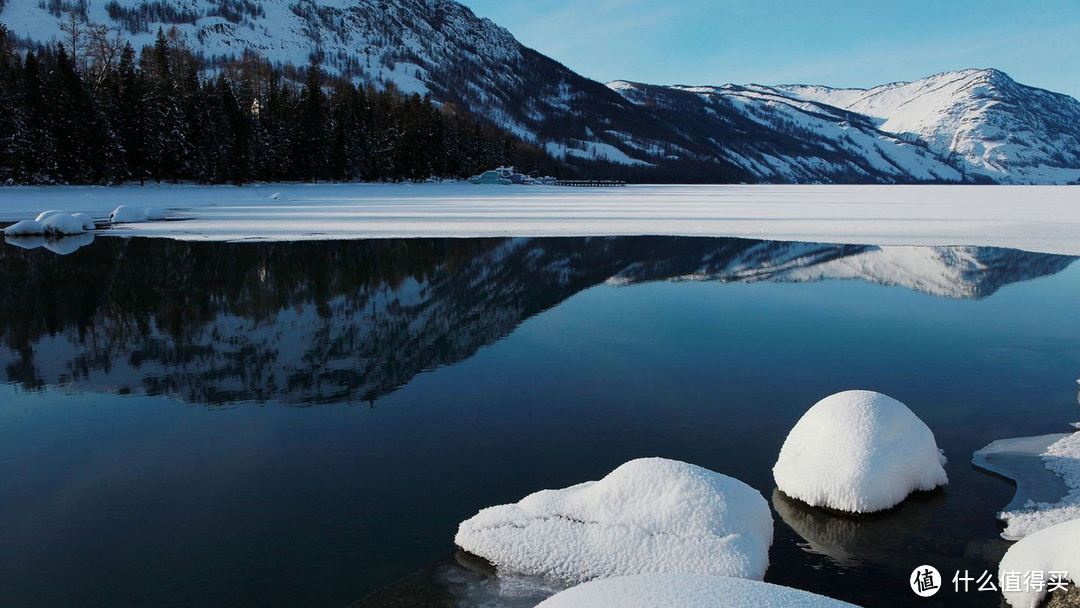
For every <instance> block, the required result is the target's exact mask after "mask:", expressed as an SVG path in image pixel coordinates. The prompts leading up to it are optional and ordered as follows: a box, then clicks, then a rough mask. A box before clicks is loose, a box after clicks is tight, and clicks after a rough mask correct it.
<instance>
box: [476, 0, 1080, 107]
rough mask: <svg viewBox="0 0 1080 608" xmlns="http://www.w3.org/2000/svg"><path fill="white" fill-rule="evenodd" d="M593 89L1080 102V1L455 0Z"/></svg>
mask: <svg viewBox="0 0 1080 608" xmlns="http://www.w3.org/2000/svg"><path fill="white" fill-rule="evenodd" d="M463 1H464V3H465V4H466V5H468V6H469V7H470V8H472V9H473V11H474V12H475V13H477V14H478V15H480V16H482V17H489V18H491V19H492V20H493V21H495V22H496V23H498V24H499V25H502V26H504V27H506V28H507V29H509V30H510V32H512V33H513V34H514V35H515V36H517V38H518V39H519V40H521V41H522V42H523V43H525V44H526V45H527V46H531V47H533V48H535V49H537V50H539V51H541V52H543V53H544V54H546V55H549V56H551V57H554V58H555V59H557V60H559V61H561V62H562V63H564V64H566V65H567V66H569V67H570V68H572V69H574V70H575V71H577V72H580V73H581V74H584V75H586V76H589V77H591V78H595V79H597V80H600V81H607V80H613V79H616V78H624V79H627V80H637V81H641V82H650V83H656V84H720V83H725V82H736V83H747V82H756V83H763V84H778V83H814V84H819V83H820V84H829V85H834V86H871V85H875V84H881V83H885V82H892V81H897V80H912V79H916V78H920V77H922V76H927V75H929V74H933V73H937V72H942V71H946V70H954V69H960V68H966V67H996V68H999V69H1001V70H1004V71H1005V72H1007V73H1009V74H1010V75H1011V76H1012V77H1013V78H1015V79H1016V80H1018V81H1020V82H1023V83H1025V84H1031V85H1034V86H1040V87H1044V88H1048V89H1051V90H1055V91H1060V92H1062V93H1068V94H1070V95H1073V96H1074V97H1078V98H1080V0H1037V1H1032V2H1027V1H1024V0H1012V1H1006V0H980V1H977V2H976V1H972V0H936V1H932V2H930V1H924V0H896V1H892V2H882V1H874V0H864V1H862V2H856V1H850V0H824V1H821V0H819V1H814V2H810V1H803V2H797V1H794V0H791V1H786V2H782V1H779V0H675V1H664V0H463Z"/></svg>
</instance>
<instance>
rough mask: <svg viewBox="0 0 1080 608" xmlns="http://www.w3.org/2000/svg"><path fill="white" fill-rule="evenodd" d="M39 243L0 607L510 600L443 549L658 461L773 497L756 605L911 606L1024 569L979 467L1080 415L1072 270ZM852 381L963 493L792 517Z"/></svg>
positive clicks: (9, 261) (20, 350)
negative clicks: (527, 507)
mask: <svg viewBox="0 0 1080 608" xmlns="http://www.w3.org/2000/svg"><path fill="white" fill-rule="evenodd" d="M319 188H320V187H316V191H318V189H319ZM164 190H167V189H163V191H164ZM214 190H215V189H199V190H197V191H198V192H213V191H214ZM260 190H261V189H254V188H252V189H243V190H237V191H238V192H243V193H245V194H246V193H249V192H258V191H260ZM630 190H631V191H632V190H633V189H630ZM125 191H126V190H125ZM225 191H229V190H228V189H225ZM1062 191H1065V190H1062ZM10 192H11V191H10V190H4V191H3V192H2V193H0V196H4V195H6V194H8V193H10ZM262 193H265V191H263V192H261V193H260V196H261V194H262ZM54 202H55V201H54ZM113 202H115V201H113ZM110 204H112V203H110ZM47 206H49V207H55V206H57V204H51V203H50V204H48V205H47ZM176 224H178V225H179V224H182V223H180V222H177V223H176ZM22 245H28V243H22ZM46 245H48V246H41V247H37V248H35V249H29V250H28V249H23V248H21V247H16V246H12V245H11V244H10V243H3V242H0V282H2V283H3V284H4V285H6V286H16V287H14V288H4V289H0V374H2V376H0V380H2V382H0V480H2V483H0V521H3V522H4V523H5V525H4V526H0V566H2V567H0V605H2V606H20V607H21V606H34V607H40V606H57V607H65V608H68V607H70V606H76V605H91V606H116V605H119V606H132V605H136V606H157V607H169V606H178V607H179V606H207V607H215V606H228V607H230V608H231V607H236V606H260V607H273V606H283V607H284V606H288V607H290V608H295V607H297V606H338V607H340V608H345V607H346V606H349V605H351V604H352V603H353V602H354V601H356V600H360V599H361V598H364V599H363V600H362V601H361V602H360V603H359V604H357V606H360V607H362V608H386V607H389V606H416V605H426V606H455V607H463V608H470V607H471V608H477V607H480V606H485V607H502V608H511V607H512V608H519V607H520V608H527V607H530V606H535V604H536V603H537V602H538V601H539V600H540V598H541V597H542V596H543V595H544V594H547V593H550V592H552V591H553V589H549V588H545V587H542V586H537V585H535V584H529V581H515V580H507V579H502V578H495V577H491V576H490V575H489V574H488V573H487V572H485V571H484V570H483V569H482V568H476V567H475V564H473V565H472V566H473V567H471V568H467V567H463V566H462V565H459V564H458V562H457V561H456V560H455V559H454V551H455V550H454V545H453V539H454V534H455V532H456V530H457V528H458V524H459V523H460V522H461V521H463V520H465V519H467V518H468V517H471V516H472V515H474V514H475V513H476V512H477V511H478V510H479V509H480V508H482V507H486V506H490V505H495V504H504V503H510V502H514V501H517V500H519V499H520V498H522V497H523V496H525V495H527V494H530V493H532V492H535V491H537V490H539V489H542V488H561V487H567V486H569V485H572V484H576V483H579V482H582V481H585V480H590V479H599V478H601V477H603V476H604V475H605V474H607V473H608V472H610V471H611V470H612V469H614V468H615V467H617V466H618V465H620V464H622V463H624V462H626V461H628V460H631V459H634V458H639V457H645V456H660V457H666V458H673V459H678V460H682V461H686V462H691V463H694V464H697V465H700V466H703V467H706V468H708V469H711V470H714V471H717V472H720V473H723V474H726V475H730V476H732V477H735V478H737V479H739V480H741V481H743V482H745V483H747V484H748V485H750V486H751V487H753V488H754V489H756V490H758V491H760V492H761V494H762V495H763V496H764V497H765V499H766V500H767V501H769V503H770V506H771V508H772V511H773V520H774V532H775V539H774V542H773V545H772V547H771V548H770V550H769V569H768V571H767V573H766V580H767V581H770V582H774V583H778V584H782V585H787V586H792V587H797V588H801V589H806V590H809V591H812V592H815V593H820V594H823V595H827V596H831V597H835V598H838V599H842V600H846V601H850V602H853V603H856V604H859V605H864V606H875V605H879V604H880V603H881V601H882V598H883V597H887V598H888V599H889V600H890V601H891V604H890V605H897V606H904V605H910V606H924V605H925V600H923V599H921V598H918V597H916V596H915V595H914V594H912V593H910V591H909V589H908V586H907V578H908V576H909V575H910V574H911V571H912V569H913V568H914V567H915V566H918V565H921V564H925V563H929V564H933V565H935V566H936V567H937V568H938V569H940V570H941V571H942V572H943V573H948V574H946V576H951V573H952V572H953V571H955V570H957V569H966V570H969V571H972V574H973V575H974V576H978V575H979V574H980V573H982V572H983V571H984V570H987V571H989V572H996V571H997V565H998V562H999V560H1000V559H1001V557H1002V555H1003V554H1004V551H1005V550H1006V548H1007V547H1008V546H1009V543H1008V542H1007V541H1005V540H1003V539H1002V538H1001V537H1000V533H1001V524H1000V523H999V522H998V520H997V518H996V514H997V511H998V510H1000V509H1001V507H1002V506H1003V505H1005V504H1006V503H1008V502H1009V500H1010V498H1011V497H1012V496H1013V493H1014V488H1013V486H1011V485H1010V484H1009V483H1008V482H1007V481H1004V480H1002V479H1001V478H999V477H998V476H995V475H991V474H988V473H985V472H983V471H980V470H977V469H975V468H974V467H972V466H971V464H970V457H971V454H972V453H973V452H974V451H975V450H977V449H979V448H981V447H983V446H985V445H987V444H988V443H990V442H991V441H993V440H995V439H1001V438H1004V437H1015V436H1034V435H1044V434H1049V433H1064V432H1069V431H1072V430H1074V429H1073V427H1071V426H1070V423H1073V422H1075V421H1077V420H1080V408H1078V407H1077V403H1076V398H1077V395H1076V383H1075V378H1076V377H1077V375H1078V372H1080V315H1077V314H1076V303H1077V301H1078V295H1080V264H1078V263H1076V258H1074V257H1072V256H1061V255H1053V254H1046V253H1033V252H1024V251H1017V250H1014V249H994V248H985V247H970V246H952V247H919V246H876V245H834V244H820V243H799V242H775V241H760V240H746V239H730V238H686V237H611V238H597V237H591V238H509V239H505V238H495V239H381V240H366V241H319V242H255V243H223V242H191V241H176V240H170V239H144V238H128V239H120V238H103V237H97V238H92V239H91V238H88V239H85V240H83V241H79V242H78V243H75V244H73V245H71V246H66V245H65V246H63V247H61V246H58V244H57V243H46ZM50 247H52V248H51V249H50ZM60 254H64V255H60ZM852 388H864V389H872V390H877V391H881V392H884V393H886V394H888V395H891V396H894V397H895V398H897V399H899V400H901V401H902V402H904V403H905V404H906V405H907V406H908V407H909V408H911V410H912V411H913V412H914V413H915V414H916V415H918V417H919V418H920V419H921V420H923V421H924V422H925V423H926V424H927V425H928V426H929V427H930V428H931V429H932V430H933V432H934V436H935V439H936V441H937V444H938V446H939V447H941V448H942V449H944V450H945V453H946V455H947V456H948V457H949V461H948V463H947V464H946V472H947V474H948V477H949V485H948V486H946V487H944V488H941V489H939V490H937V491H935V492H931V493H919V494H916V495H913V496H911V497H910V498H909V499H908V500H906V501H904V502H903V503H901V505H900V506H898V507H897V508H896V509H893V510H890V511H887V512H883V513H878V514H875V515H871V516H865V517H845V516H840V515H836V514H834V513H831V512H827V511H823V510H820V509H810V508H807V507H806V506H805V505H804V504H802V503H799V502H796V501H794V500H792V499H790V498H787V497H786V496H785V495H783V494H782V493H780V492H778V491H776V488H775V483H774V480H773V475H772V467H773V465H774V464H775V462H776V459H777V455H778V453H779V451H780V446H781V444H782V443H783V441H784V438H785V437H786V435H787V434H788V431H789V430H790V429H791V428H792V426H793V425H794V424H795V422H796V421H797V420H798V419H799V418H800V417H801V416H802V415H803V413H804V412H805V411H806V410H807V408H809V407H810V406H811V405H812V404H813V403H815V402H816V401H818V400H819V399H821V398H822V397H824V396H826V395H829V394H832V393H835V392H838V391H841V390H845V389H852ZM466 563H469V562H466ZM935 599H937V600H940V601H941V603H942V605H948V606H972V607H976V606H986V605H997V603H998V601H999V598H998V596H997V595H996V594H988V593H976V592H972V593H968V594H955V593H953V592H952V590H951V589H946V590H944V591H943V592H942V594H941V595H939V596H937V597H936V598H935Z"/></svg>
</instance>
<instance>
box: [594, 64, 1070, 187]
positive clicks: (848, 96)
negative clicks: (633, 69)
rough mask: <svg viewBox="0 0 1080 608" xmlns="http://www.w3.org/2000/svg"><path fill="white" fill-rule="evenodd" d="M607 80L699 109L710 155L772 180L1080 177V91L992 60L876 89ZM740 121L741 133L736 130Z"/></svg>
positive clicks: (652, 99) (641, 100) (672, 106)
mask: <svg viewBox="0 0 1080 608" xmlns="http://www.w3.org/2000/svg"><path fill="white" fill-rule="evenodd" d="M608 86H609V87H611V88H612V89H613V90H616V91H618V92H619V93H620V94H622V95H623V96H624V97H626V98H627V99H629V100H631V101H634V102H635V103H637V104H639V105H642V106H645V107H650V108H661V109H666V110H668V111H669V112H675V113H679V114H682V115H683V116H682V119H683V120H685V119H686V116H687V115H691V116H696V117H697V118H698V120H699V123H702V124H699V127H698V130H697V131H698V132H699V133H709V132H711V133H713V134H715V135H717V136H718V137H717V139H716V144H717V148H718V149H717V153H718V154H720V155H722V156H724V157H725V158H727V159H729V160H731V161H733V162H735V163H737V164H739V165H740V166H742V167H745V168H746V169H748V170H749V171H750V172H752V173H753V174H754V175H755V176H757V177H758V178H760V179H765V180H770V181H777V180H779V181H812V180H815V179H827V180H830V181H854V180H860V179H862V180H868V179H874V180H875V181H887V180H889V179H893V180H896V181H942V182H954V181H967V182H970V181H989V182H998V183H1008V184H1070V183H1075V182H1076V181H1077V180H1078V179H1080V102H1078V101H1077V100H1076V99H1074V98H1072V97H1069V96H1068V95H1062V94H1059V93H1053V92H1050V91H1045V90H1043V89H1037V88H1034V87H1029V86H1025V85H1022V84H1019V83H1017V82H1016V81H1014V80H1012V79H1011V78H1009V76H1008V75H1006V74H1004V73H1003V72H1000V71H998V70H962V71H959V72H947V73H943V74H937V75H935V76H931V77H929V78H924V79H922V80H918V81H915V82H908V83H893V84H887V85H882V86H879V87H874V88H872V89H834V88H830V87H825V86H814V85H780V86H775V87H769V86H761V85H745V86H743V85H732V84H727V85H720V86H699V87H687V86H674V87H657V86H650V85H643V84H637V83H630V82H626V81H614V82H611V83H608ZM688 93H689V94H693V95H696V96H698V97H699V99H697V100H694V99H690V98H688V97H687V95H686V94H688ZM746 120H749V121H751V122H752V123H753V125H752V126H751V127H750V128H749V129H747V128H746V127H745V126H740V122H742V121H746ZM757 128H760V129H762V130H761V131H760V132H758V133H753V134H751V133H752V131H753V130H754V129H757ZM740 129H744V130H746V131H747V136H745V137H737V136H734V137H733V136H732V131H733V130H734V131H739V130H740Z"/></svg>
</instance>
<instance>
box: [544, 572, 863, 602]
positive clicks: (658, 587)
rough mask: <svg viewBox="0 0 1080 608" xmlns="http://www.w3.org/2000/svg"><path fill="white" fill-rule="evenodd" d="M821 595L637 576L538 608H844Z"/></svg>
mask: <svg viewBox="0 0 1080 608" xmlns="http://www.w3.org/2000/svg"><path fill="white" fill-rule="evenodd" d="M851 606H852V604H848V603H845V602H841V601H838V600H834V599H832V598H828V597H825V596H823V595H816V594H813V593H809V592H806V591H799V590H798V589H792V588H790V587H781V586H780V585H773V584H771V583H763V582H758V581H751V580H746V579H740V578H731V577H725V576H713V575H702V574H639V575H634V576H620V577H615V578H608V579H601V580H597V581H592V582H589V583H585V584H582V585H578V586H576V587H571V588H570V589H567V590H566V591H563V592H561V593H559V594H557V595H555V596H553V597H551V598H548V599H547V600H545V601H543V602H541V603H540V605H539V606H538V607H537V608H720V607H723V608H842V607H851Z"/></svg>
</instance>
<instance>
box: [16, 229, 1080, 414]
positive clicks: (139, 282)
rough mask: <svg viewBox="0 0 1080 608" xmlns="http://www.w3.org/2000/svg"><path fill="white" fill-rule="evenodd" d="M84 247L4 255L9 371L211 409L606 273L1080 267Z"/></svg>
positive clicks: (992, 260) (973, 261)
mask: <svg viewBox="0 0 1080 608" xmlns="http://www.w3.org/2000/svg"><path fill="white" fill-rule="evenodd" d="M43 243H44V241H43ZM80 244H87V245H89V246H86V247H84V248H82V249H78V248H75V249H71V248H68V247H65V246H64V245H62V244H57V243H52V242H50V243H44V247H40V248H36V249H32V250H23V249H21V248H14V247H5V248H2V249H0V280H2V281H3V283H4V284H5V285H19V286H21V287H20V288H19V289H8V290H5V291H4V295H3V296H2V297H0V312H2V313H3V316H2V317H0V337H2V341H0V364H2V365H3V369H5V370H6V375H7V380H8V381H9V382H14V383H18V384H19V385H21V386H23V387H25V388H34V387H41V386H46V385H59V386H67V387H71V388H74V389H76V390H96V389H99V388H102V387H108V388H107V389H106V390H113V391H116V392H120V393H124V394H128V393H143V394H147V395H159V394H168V395H172V396H175V397H178V398H180V399H183V400H186V401H190V402H194V403H205V404H212V405H213V404H225V403H236V402H247V401H254V402H267V401H276V402H282V403H289V404H295V405H311V404H318V403H335V402H359V401H365V402H371V401H374V400H376V399H378V398H379V397H381V396H383V395H385V394H388V393H390V392H392V391H394V390H396V389H397V388H399V387H401V386H403V385H404V384H406V383H408V382H409V381H410V380H411V379H412V378H413V377H414V376H415V375H416V374H418V373H421V372H423V371H425V370H431V369H435V368H438V367H440V366H443V365H448V364H453V363H455V362H457V361H461V360H463V359H466V358H468V357H469V356H471V355H472V354H473V353H474V352H476V350H477V349H479V348H481V347H483V346H484V345H487V344H491V343H493V342H495V341H497V340H499V339H500V338H502V337H504V336H506V335H507V334H509V333H510V332H511V331H513V329H514V328H515V327H516V326H518V325H519V324H520V323H521V322H522V321H524V320H525V319H527V318H529V317H531V316H533V315H536V314H537V313H539V312H542V311H544V310H546V309H549V308H551V307H553V306H557V305H558V304H559V303H560V302H562V301H564V300H566V299H567V298H569V297H571V296H573V295H574V294H576V293H578V292H581V291H583V290H585V289H588V288H590V287H593V286H595V285H598V284H602V283H608V284H612V285H629V284H636V283H644V282H649V281H662V280H675V281H717V282H723V283H728V282H762V281H775V282H807V281H819V280H827V279H856V280H861V281H866V282H871V283H878V284H882V285H896V286H902V287H906V288H909V289H912V290H916V291H919V292H923V293H927V294H931V295H935V296H941V297H946V298H961V299H978V298H983V297H986V296H988V295H990V294H992V293H994V292H995V291H996V290H997V289H999V288H1000V287H1001V286H1003V285H1006V284H1009V283H1013V282H1017V281H1024V280H1027V279H1031V278H1035V277H1039V276H1044V275H1050V274H1054V273H1057V272H1060V271H1061V270H1063V269H1064V268H1066V267H1067V266H1069V265H1070V264H1071V263H1072V262H1073V261H1074V259H1075V258H1072V257H1068V256H1058V255H1048V254H1038V253H1029V252H1023V251H1015V250H1005V249H995V248H985V247H876V246H869V245H831V244H812V243H791V242H771V241H754V240H745V239H721V238H678V237H608V238H537V239H528V238H526V239H401V240H375V241H327V242H321V243H246V244H225V243H201V244H200V243H185V242H176V241H170V240H149V239H116V238H105V239H98V240H97V241H96V242H95V241H93V240H92V239H91V240H90V242H89V243H81V242H80ZM19 245H20V247H26V245H25V244H21V243H20V244H19ZM39 245H40V244H39ZM69 249H71V250H70V251H69ZM57 252H59V253H64V254H67V255H52V254H53V253H57ZM43 352H46V353H49V356H48V357H43V356H40V355H39V354H36V353H43Z"/></svg>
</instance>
